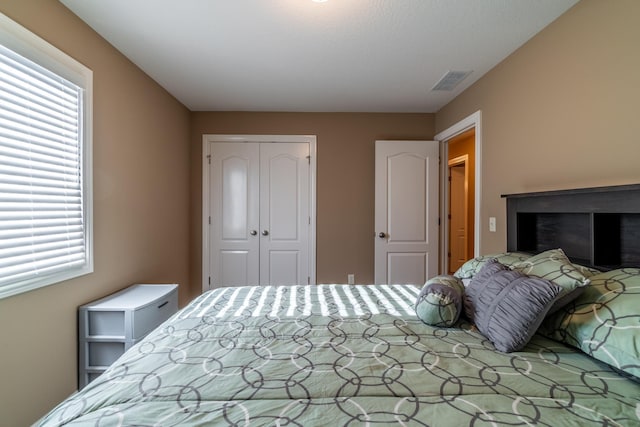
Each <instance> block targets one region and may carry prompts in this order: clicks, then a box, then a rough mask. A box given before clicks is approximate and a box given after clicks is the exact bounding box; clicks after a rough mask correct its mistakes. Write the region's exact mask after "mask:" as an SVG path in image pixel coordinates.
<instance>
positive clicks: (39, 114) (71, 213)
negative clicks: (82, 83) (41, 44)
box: [0, 45, 92, 297]
mask: <svg viewBox="0 0 640 427" xmlns="http://www.w3.org/2000/svg"><path fill="white" fill-rule="evenodd" d="M83 111H84V109H83V88H82V87H79V86H77V85H75V84H74V83H72V82H70V81H68V80H66V79H64V78H62V77H60V76H58V75H57V74H55V73H53V72H51V71H49V70H47V69H45V68H43V67H41V66H39V65H38V64H36V63H34V62H31V61H30V60H28V59H26V58H24V57H22V56H20V55H18V54H17V53H15V52H13V51H12V50H10V49H8V48H6V47H4V46H1V45H0V297H1V296H8V295H12V294H15V293H18V292H22V291H25V290H29V289H33V288H36V287H40V286H44V285H48V284H51V283H54V282H57V281H60V280H64V279H67V278H70V277H75V276H77V275H80V274H85V273H87V272H90V271H91V269H92V266H91V264H92V263H91V262H90V261H91V260H90V252H89V251H90V245H89V243H90V242H89V241H88V235H87V223H86V216H85V214H86V212H85V203H84V199H85V194H84V188H85V187H83V152H82V151H83V131H82V130H83V129H82V126H83V120H82V119H83Z"/></svg>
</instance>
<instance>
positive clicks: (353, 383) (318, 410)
mask: <svg viewBox="0 0 640 427" xmlns="http://www.w3.org/2000/svg"><path fill="white" fill-rule="evenodd" d="M419 292H420V288H418V287H415V286H410V285H392V286H388V285H371V286H362V285H360V286H348V285H318V286H292V287H287V286H282V287H270V286H267V287H233V288H231V287H230V288H220V289H215V290H212V291H209V292H207V293H204V294H203V295H201V296H199V297H198V298H196V299H195V300H194V301H193V302H191V303H190V304H189V305H188V306H187V307H185V308H184V309H182V310H181V311H179V312H178V313H177V314H176V315H175V316H173V317H172V318H171V319H169V320H168V321H167V322H165V323H164V324H163V325H162V326H161V327H160V328H158V329H157V330H155V331H154V332H152V333H151V334H150V335H149V336H147V337H146V338H145V339H144V340H143V341H142V342H140V343H138V344H137V345H135V346H134V347H133V348H131V349H130V350H129V351H128V352H126V353H125V354H124V355H123V356H122V357H121V358H120V359H119V360H118V361H117V362H116V363H115V364H113V365H112V366H111V367H110V368H109V369H108V370H107V371H106V372H105V373H104V374H103V375H101V376H100V377H99V378H97V379H96V380H94V381H93V382H91V383H90V384H89V385H88V386H87V387H85V388H84V389H82V390H81V391H80V392H78V393H76V394H75V395H73V396H71V397H70V398H68V399H67V400H65V401H64V402H62V403H61V404H60V405H59V406H58V407H57V408H55V409H54V410H53V411H52V412H51V413H49V414H48V415H47V416H46V417H45V418H43V419H42V420H41V421H40V425H42V426H53V425H55V426H57V425H69V426H75V425H83V426H89V425H91V426H134V425H136V426H140V425H144V426H151V425H157V426H195V425H221V426H222V425H225V426H226V425H233V426H263V425H267V426H366V425H401V426H531V425H539V426H554V427H558V426H591V425H594V426H595V425H598V426H633V425H639V424H640V421H639V414H640V403H639V402H640V385H639V384H638V383H637V382H634V381H633V380H632V379H629V378H627V377H625V376H622V375H620V374H618V373H617V372H616V371H614V370H613V369H612V368H610V367H609V366H608V365H606V364H604V363H602V362H599V361H597V360H595V359H593V358H591V357H589V356H588V355H586V354H585V353H583V352H581V351H579V350H577V349H575V348H571V347H568V346H567V345H564V344H562V343H560V342H558V341H554V340H551V339H547V338H544V337H542V336H539V335H536V336H535V337H534V338H533V339H532V340H531V341H530V342H529V343H528V345H527V346H526V347H525V348H524V349H522V351H517V352H512V353H501V352H498V351H496V349H495V348H494V346H493V345H492V343H491V342H490V341H489V340H487V339H486V338H485V337H484V336H483V335H481V334H480V333H479V332H478V331H477V330H475V329H474V328H473V327H472V326H471V325H470V324H468V323H466V322H464V321H463V322H459V323H458V324H457V325H456V326H455V327H450V328H443V327H432V326H428V325H426V324H424V323H423V322H421V321H420V319H418V318H417V317H416V312H415V308H414V303H415V300H416V298H417V296H418V294H419Z"/></svg>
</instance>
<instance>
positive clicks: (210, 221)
mask: <svg viewBox="0 0 640 427" xmlns="http://www.w3.org/2000/svg"><path fill="white" fill-rule="evenodd" d="M209 225H211V217H209Z"/></svg>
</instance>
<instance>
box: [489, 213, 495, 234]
mask: <svg viewBox="0 0 640 427" xmlns="http://www.w3.org/2000/svg"><path fill="white" fill-rule="evenodd" d="M489 231H492V232H494V233H495V231H496V217H495V216H491V217H489Z"/></svg>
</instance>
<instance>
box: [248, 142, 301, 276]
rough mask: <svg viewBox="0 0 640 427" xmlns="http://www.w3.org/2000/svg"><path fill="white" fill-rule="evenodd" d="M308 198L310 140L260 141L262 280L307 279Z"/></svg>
mask: <svg viewBox="0 0 640 427" xmlns="http://www.w3.org/2000/svg"><path fill="white" fill-rule="evenodd" d="M309 202H310V200H309V144H307V143H263V144H261V145H260V283H261V284H263V285H267V284H268V285H302V284H307V283H308V280H309V230H310V224H309V222H310V220H309V214H310V212H309Z"/></svg>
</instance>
